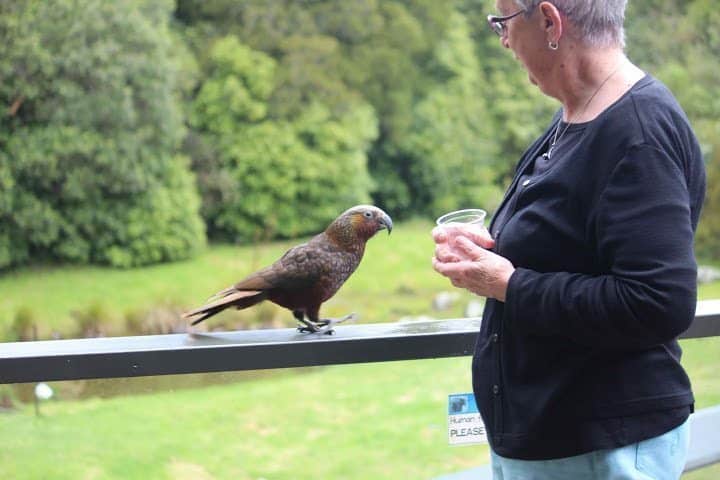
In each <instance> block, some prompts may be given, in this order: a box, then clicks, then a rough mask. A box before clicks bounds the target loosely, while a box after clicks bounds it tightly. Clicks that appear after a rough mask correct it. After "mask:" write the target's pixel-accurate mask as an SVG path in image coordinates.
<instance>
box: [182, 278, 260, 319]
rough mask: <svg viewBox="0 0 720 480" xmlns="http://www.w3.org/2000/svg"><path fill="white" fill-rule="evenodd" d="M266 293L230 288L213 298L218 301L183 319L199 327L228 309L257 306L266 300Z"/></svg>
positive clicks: (207, 304) (186, 313) (190, 313)
mask: <svg viewBox="0 0 720 480" xmlns="http://www.w3.org/2000/svg"><path fill="white" fill-rule="evenodd" d="M230 290H232V291H230ZM264 293H265V292H262V291H260V290H235V289H234V287H230V288H227V289H225V290H223V291H222V292H218V293H217V294H215V295H213V297H211V298H217V300H214V301H212V302H210V303H206V304H205V305H203V306H202V307H198V308H196V309H194V310H191V311H189V312H185V313H184V314H183V315H182V316H183V318H186V319H188V320H192V321H193V322H192V324H191V325H197V324H198V323H200V322H202V321H203V320H205V319H206V318H209V317H212V316H213V315H215V314H217V313H220V312H222V311H223V310H225V309H226V308H229V307H235V308H237V309H243V308H247V307H250V306H252V305H255V304H256V303H259V302H261V301H263V300H264V299H265V295H264ZM218 297H219V298H218Z"/></svg>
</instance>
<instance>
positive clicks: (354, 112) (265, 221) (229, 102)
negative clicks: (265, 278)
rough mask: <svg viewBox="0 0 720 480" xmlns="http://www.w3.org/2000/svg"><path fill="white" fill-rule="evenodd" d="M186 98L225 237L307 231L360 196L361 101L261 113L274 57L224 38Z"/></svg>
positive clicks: (198, 161)
mask: <svg viewBox="0 0 720 480" xmlns="http://www.w3.org/2000/svg"><path fill="white" fill-rule="evenodd" d="M208 69H209V72H208V76H207V78H206V80H205V81H204V82H203V84H202V86H201V88H200V90H199V93H198V95H197V97H196V99H195V103H194V107H195V108H194V111H193V115H192V117H191V119H192V122H191V125H192V127H193V128H194V129H195V132H194V135H195V136H194V137H192V141H193V142H194V143H193V145H192V147H193V152H194V154H193V157H194V161H193V165H194V168H195V169H196V174H197V178H198V181H199V186H200V190H201V192H202V194H203V210H202V211H203V213H204V215H205V219H206V222H207V223H208V227H209V232H210V233H211V234H212V235H213V236H214V237H216V238H222V239H229V240H232V241H257V240H262V239H269V238H276V237H284V238H287V237H295V236H298V235H303V234H308V233H315V232H317V231H319V230H322V229H323V228H325V226H326V225H327V223H328V222H329V221H330V220H331V219H332V218H334V217H335V216H337V215H338V214H339V213H340V212H341V211H343V210H344V209H346V208H348V207H350V206H352V205H353V204H356V203H361V202H367V201H368V200H369V190H370V187H371V183H370V178H369V175H368V173H367V166H366V155H365V151H366V150H367V148H368V146H369V144H370V142H371V141H372V140H373V139H374V138H375V136H376V135H377V127H376V120H375V116H374V112H373V110H372V109H371V108H370V107H369V106H368V105H367V104H364V103H362V102H360V103H357V104H356V105H354V106H353V107H352V108H349V109H348V110H347V111H345V112H343V113H342V114H337V113H334V112H332V111H331V109H330V108H329V107H327V106H326V105H324V104H323V103H321V102H319V101H312V102H309V103H308V104H307V105H306V106H305V108H303V109H302V110H301V111H299V112H296V113H295V114H294V116H292V117H287V118H274V117H271V116H269V102H270V99H271V96H272V95H273V92H274V91H275V73H276V62H275V61H274V60H273V59H272V58H270V57H269V56H268V55H266V54H264V53H261V52H257V51H254V50H252V49H250V48H248V47H247V46H245V45H243V44H241V43H240V42H239V41H238V40H237V38H235V37H232V36H230V37H224V38H222V39H220V40H218V41H217V42H216V43H215V45H214V46H213V48H212V50H211V52H210V57H209V64H208Z"/></svg>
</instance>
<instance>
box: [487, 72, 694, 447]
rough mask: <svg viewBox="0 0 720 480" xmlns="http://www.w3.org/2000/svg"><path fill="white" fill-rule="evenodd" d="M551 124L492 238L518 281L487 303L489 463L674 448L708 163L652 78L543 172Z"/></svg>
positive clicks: (686, 395) (686, 392)
mask: <svg viewBox="0 0 720 480" xmlns="http://www.w3.org/2000/svg"><path fill="white" fill-rule="evenodd" d="M558 119H559V115H556V117H555V119H554V120H553V123H552V124H551V126H550V127H549V128H548V130H547V131H546V132H545V134H544V135H543V136H542V137H541V138H539V139H538V140H537V141H536V142H535V143H534V144H533V145H532V146H531V147H530V148H529V149H528V150H527V152H525V154H524V155H523V157H522V158H521V160H520V162H519V164H518V168H517V173H516V176H515V179H514V180H513V182H512V184H511V185H510V187H509V189H508V192H507V194H506V197H505V199H504V200H503V202H502V204H501V205H500V208H499V209H498V212H499V214H498V215H496V216H495V219H494V220H493V223H492V224H491V226H490V231H491V232H492V234H493V235H494V236H495V240H496V247H495V250H496V251H497V252H498V253H499V254H500V255H503V256H505V257H507V258H508V259H509V260H510V261H511V262H512V263H513V265H514V266H515V267H516V271H515V273H514V274H513V275H512V277H511V278H510V282H509V285H508V291H507V298H506V301H505V302H504V303H503V302H499V301H495V300H488V302H487V304H486V307H485V312H484V314H483V323H482V326H481V330H480V335H479V336H478V341H477V345H476V351H475V355H474V358H473V389H474V391H475V395H476V399H477V402H478V406H479V408H480V411H481V414H482V416H483V419H484V421H485V424H486V428H487V430H488V433H489V438H490V442H491V446H492V448H493V449H494V450H495V452H496V453H497V454H499V455H501V456H505V457H510V458H521V459H550V458H559V457H567V456H572V455H578V454H581V453H585V452H588V451H592V450H598V449H604V448H616V447H620V446H623V445H627V444H630V443H634V442H637V441H640V440H643V439H646V438H650V437H654V436H657V435H660V434H662V433H665V432H666V431H668V430H670V429H671V428H674V427H675V426H677V425H679V424H680V423H682V422H683V421H684V420H685V419H686V418H687V416H688V415H689V413H690V412H691V410H692V405H693V395H692V391H691V388H690V381H689V379H688V377H687V375H686V373H685V371H684V370H683V368H682V366H681V365H680V355H681V350H680V347H679V345H678V342H677V337H678V335H679V334H680V333H682V332H683V331H684V330H686V329H687V328H688V326H689V325H690V322H691V321H692V319H693V317H694V313H695V305H696V294H697V292H696V284H697V282H696V278H697V277H696V275H697V266H696V262H695V257H694V252H693V235H694V231H695V228H696V226H697V222H698V217H699V215H700V208H701V205H702V201H703V197H704V193H705V172H704V166H703V160H702V155H701V152H700V147H699V145H698V142H697V139H696V138H695V136H694V134H693V132H692V130H691V128H690V125H689V123H688V120H687V118H686V116H685V114H684V113H683V111H682V109H681V108H680V106H679V105H678V104H677V102H676V100H675V99H674V97H673V96H672V94H671V93H670V92H669V91H668V90H667V89H666V88H665V87H664V86H663V85H662V84H661V83H660V82H659V81H657V80H655V79H654V78H652V77H650V76H646V77H645V78H643V79H642V80H640V81H639V82H638V83H637V84H636V85H635V86H633V88H632V89H631V90H630V91H629V92H627V93H626V94H625V95H624V96H623V97H622V98H620V99H619V100H618V101H616V102H615V103H614V104H613V105H612V106H610V107H609V108H608V109H607V110H605V111H604V112H603V113H602V114H600V115H599V116H598V117H597V118H596V119H594V120H593V121H591V122H588V123H585V124H580V125H574V126H572V127H571V128H572V129H574V130H575V132H574V133H568V138H570V139H572V141H564V142H563V143H562V144H561V145H558V147H557V148H556V150H555V151H554V152H553V156H552V159H551V162H550V164H549V166H548V167H547V169H544V170H543V171H542V172H539V173H538V172H537V171H535V173H536V174H535V175H533V171H534V170H533V164H534V159H535V158H536V157H538V156H539V154H540V153H542V152H544V151H545V150H546V149H547V145H548V141H549V138H550V136H551V134H552V133H554V131H555V125H556V123H555V122H556V121H557V120H558Z"/></svg>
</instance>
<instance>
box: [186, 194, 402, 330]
mask: <svg viewBox="0 0 720 480" xmlns="http://www.w3.org/2000/svg"><path fill="white" fill-rule="evenodd" d="M392 226H393V224H392V219H391V218H390V217H389V216H388V214H387V213H385V212H383V211H382V210H381V209H379V208H377V207H374V206H371V205H358V206H355V207H352V208H350V209H348V210H346V211H345V212H343V213H342V214H341V215H340V216H339V217H337V218H336V219H335V220H334V221H333V222H332V223H331V224H330V225H329V226H328V227H327V229H325V231H324V232H322V233H320V234H319V235H316V236H315V237H313V238H312V239H310V241H308V242H307V243H303V244H301V245H297V246H295V247H293V248H291V249H290V250H288V251H287V252H285V254H284V255H283V256H282V257H281V258H280V259H279V260H277V261H276V262H275V263H273V264H272V265H270V266H268V267H265V268H263V269H261V270H258V271H257V272H255V273H253V274H251V275H250V276H248V277H247V278H245V279H244V280H241V281H240V282H238V283H236V284H235V285H233V286H231V287H229V288H226V289H225V290H222V291H220V292H218V293H216V294H215V295H213V296H212V297H211V298H210V300H211V301H210V302H209V303H207V304H206V305H203V306H202V307H199V308H196V309H195V310H192V311H190V312H187V313H185V314H183V317H184V318H187V319H189V320H192V325H195V324H197V323H200V322H202V321H203V320H205V319H206V318H208V317H211V316H213V315H215V314H216V313H219V312H221V311H222V310H225V309H226V308H230V307H235V308H237V309H238V310H240V309H243V308H248V307H251V306H253V305H255V304H257V303H260V302H262V301H263V300H270V301H271V302H273V303H276V304H278V305H280V306H282V307H285V308H287V309H289V310H291V311H292V313H293V316H294V317H295V319H296V320H297V321H298V322H300V323H301V324H302V325H298V330H299V331H301V332H309V333H314V332H319V331H321V330H322V331H324V333H328V334H332V333H333V330H332V326H333V325H334V324H336V323H339V322H341V321H344V320H347V319H348V318H351V317H352V315H348V316H347V317H344V318H342V319H320V305H321V304H322V303H323V302H325V301H326V300H328V299H329V298H331V297H332V296H333V295H335V292H337V291H338V289H339V288H340V287H341V286H342V285H343V283H345V281H346V280H347V279H348V277H350V275H351V274H352V273H353V272H354V271H355V269H356V268H357V266H358V265H359V264H360V260H362V257H363V253H364V252H365V243H366V242H367V241H368V240H369V239H370V238H371V237H372V236H373V235H375V234H376V233H377V232H379V231H380V230H382V229H387V231H388V234H389V233H390V232H391V231H392Z"/></svg>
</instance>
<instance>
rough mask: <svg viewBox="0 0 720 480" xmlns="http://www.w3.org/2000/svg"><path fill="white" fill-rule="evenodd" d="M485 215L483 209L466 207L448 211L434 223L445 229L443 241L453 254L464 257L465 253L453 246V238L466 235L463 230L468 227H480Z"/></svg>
mask: <svg viewBox="0 0 720 480" xmlns="http://www.w3.org/2000/svg"><path fill="white" fill-rule="evenodd" d="M486 216H487V212H486V211H485V210H482V209H479V208H466V209H463V210H455V211H454V212H448V213H446V214H445V215H442V216H441V217H439V218H438V219H437V220H436V221H435V223H437V225H438V226H439V227H441V228H442V229H443V230H444V231H445V235H446V239H445V242H444V243H446V244H447V246H449V247H450V249H451V251H452V252H453V253H454V254H456V255H457V256H459V257H460V258H465V255H464V254H463V253H462V252H461V251H459V250H457V249H455V248H453V245H454V243H455V238H456V237H459V236H466V235H465V232H466V231H467V230H468V229H475V228H481V227H482V226H483V225H484V223H485V217H486Z"/></svg>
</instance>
